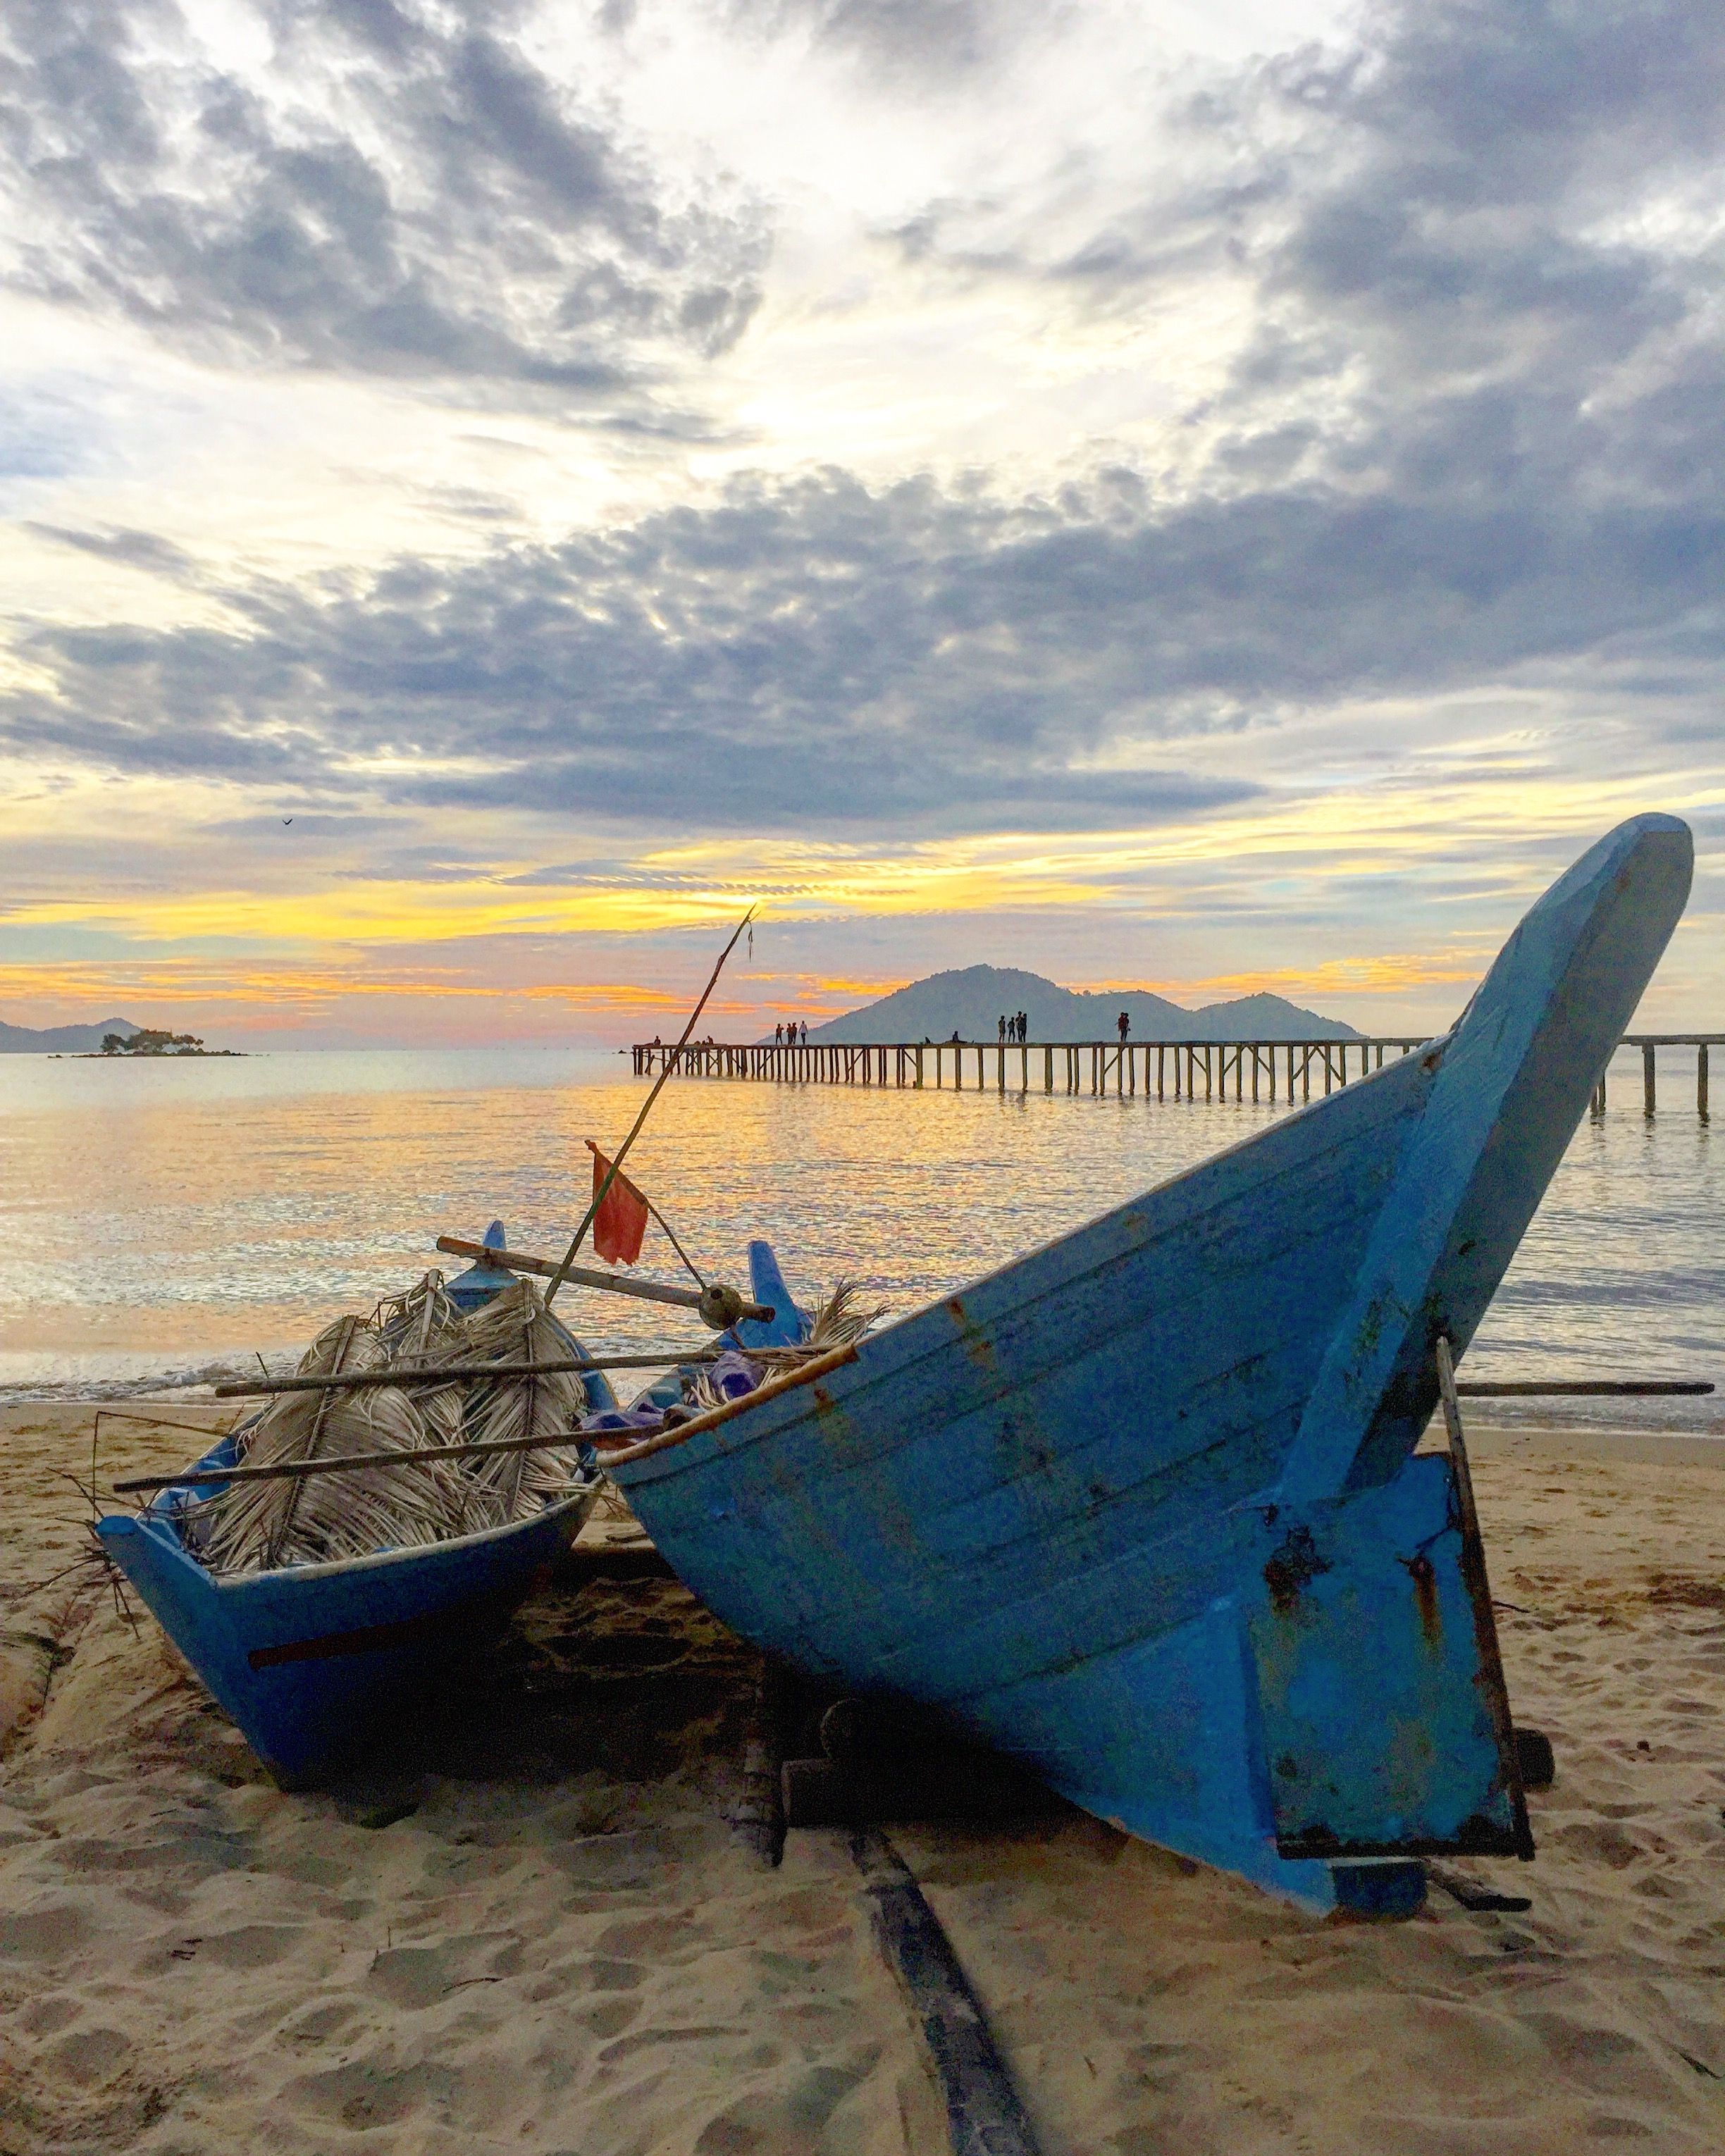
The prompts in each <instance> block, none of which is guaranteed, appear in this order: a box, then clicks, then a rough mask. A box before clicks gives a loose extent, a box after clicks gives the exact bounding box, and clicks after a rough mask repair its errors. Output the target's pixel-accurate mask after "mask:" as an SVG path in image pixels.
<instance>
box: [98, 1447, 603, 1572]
mask: <svg viewBox="0 0 1725 2156" xmlns="http://www.w3.org/2000/svg"><path fill="white" fill-rule="evenodd" d="M226 1442H227V1440H226V1439H225V1438H224V1439H223V1444H226ZM554 1449H555V1448H550V1447H548V1448H547V1450H554ZM220 1450H221V1446H220V1445H218V1446H216V1447H214V1448H213V1450H212V1451H210V1452H208V1453H206V1454H205V1455H203V1459H201V1460H195V1461H194V1462H193V1466H197V1467H203V1466H208V1465H210V1464H211V1463H212V1462H213V1459H214V1455H215V1453H216V1452H218V1451H220ZM604 1481H605V1477H604V1476H603V1474H602V1473H599V1472H597V1471H596V1472H594V1473H593V1475H592V1476H591V1477H590V1479H588V1480H585V1481H583V1482H582V1483H581V1484H580V1485H579V1486H578V1487H577V1488H575V1489H573V1490H571V1491H570V1492H569V1493H568V1495H567V1496H564V1497H559V1498H557V1499H556V1500H555V1501H552V1502H551V1503H549V1504H547V1505H546V1507H544V1509H543V1510H542V1512H538V1513H536V1514H535V1515H534V1516H533V1517H531V1519H526V1520H504V1521H502V1522H500V1523H499V1524H498V1525H497V1526H495V1527H475V1529H474V1530H473V1531H472V1532H471V1533H470V1534H465V1535H449V1536H445V1537H444V1538H443V1539H442V1540H441V1541H439V1542H434V1543H400V1544H398V1546H397V1547H396V1548H393V1549H386V1550H366V1551H364V1552H362V1553H361V1554H360V1555H359V1556H357V1557H344V1558H322V1559H321V1560H320V1561H319V1562H318V1563H316V1564H282V1565H275V1566H272V1567H271V1568H270V1570H268V1571H267V1572H239V1573H225V1574H224V1573H215V1572H212V1571H211V1570H210V1568H209V1567H208V1565H207V1564H205V1563H203V1561H202V1560H201V1559H200V1558H198V1556H197V1555H196V1554H195V1553H193V1551H192V1550H190V1549H188V1548H187V1546H186V1540H185V1537H184V1536H183V1535H182V1533H181V1532H180V1531H179V1529H178V1527H177V1525H176V1523H175V1520H174V1514H175V1513H176V1512H181V1511H183V1510H184V1507H183V1506H172V1507H164V1506H162V1504H161V1501H160V1500H159V1499H158V1500H157V1501H156V1502H155V1503H152V1504H150V1505H147V1506H146V1507H144V1509H143V1510H142V1511H141V1512H110V1513H107V1514H105V1516H104V1517H103V1518H102V1519H101V1520H100V1522H98V1523H97V1532H101V1530H102V1529H103V1528H105V1527H108V1525H109V1524H110V1522H115V1523H116V1524H119V1525H121V1526H124V1527H131V1528H132V1529H133V1530H135V1531H136V1532H137V1533H140V1534H150V1535H151V1536H152V1538H153V1539H154V1540H155V1541H156V1542H157V1544H158V1545H160V1546H161V1547H162V1548H165V1549H167V1552H168V1553H170V1554H171V1555H172V1556H174V1557H177V1558H179V1559H180V1560H181V1561H182V1563H186V1564H188V1565H190V1566H191V1568H192V1569H193V1572H194V1573H196V1575H197V1576H198V1578H199V1579H200V1580H201V1581H202V1582H203V1584H205V1586H207V1587H208V1589H209V1590H210V1591H211V1592H212V1593H213V1594H228V1595H233V1594H241V1593H244V1592H245V1591H246V1590H247V1589H255V1588H259V1587H263V1586H264V1585H267V1584H270V1583H273V1582H280V1581H283V1580H291V1581H293V1582H294V1583H295V1584H298V1583H300V1582H301V1581H304V1582H305V1583H306V1584H311V1583H312V1582H314V1581H318V1580H327V1579H332V1578H341V1577H346V1576H351V1575H352V1574H354V1573H368V1572H373V1571H377V1570H379V1569H381V1568H383V1567H385V1566H388V1565H393V1564H399V1563H402V1562H403V1560H404V1559H408V1558H435V1557H437V1556H438V1555H439V1553H442V1552H445V1551H447V1552H449V1553H451V1554H453V1553H455V1552H457V1551H467V1550H475V1549H480V1548H484V1547H485V1545H486V1544H487V1543H496V1542H500V1541H501V1540H503V1539H505V1538H506V1537H509V1536H511V1535H517V1534H522V1533H525V1532H527V1531H529V1530H530V1529H532V1528H535V1527H544V1526H545V1525H546V1524H547V1522H549V1521H551V1520H553V1519H555V1518H557V1516H558V1515H559V1514H560V1513H562V1512H567V1510H568V1509H569V1508H570V1507H572V1506H573V1505H576V1504H578V1503H580V1502H581V1501H583V1499H592V1498H593V1497H596V1496H598V1493H599V1491H600V1488H601V1487H602V1486H603V1483H604ZM164 1494H166V1493H164Z"/></svg>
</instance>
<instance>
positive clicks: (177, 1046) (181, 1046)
mask: <svg viewBox="0 0 1725 2156" xmlns="http://www.w3.org/2000/svg"><path fill="white" fill-rule="evenodd" d="M102 1053H103V1055H203V1053H204V1046H203V1041H202V1040H201V1039H199V1038H198V1035H197V1034H195V1033H162V1032H158V1031H157V1029H155V1028H153V1027H151V1026H147V1025H146V1026H145V1027H144V1028H143V1029H141V1031H139V1032H137V1033H132V1034H119V1033H105V1034H103V1035H102Z"/></svg>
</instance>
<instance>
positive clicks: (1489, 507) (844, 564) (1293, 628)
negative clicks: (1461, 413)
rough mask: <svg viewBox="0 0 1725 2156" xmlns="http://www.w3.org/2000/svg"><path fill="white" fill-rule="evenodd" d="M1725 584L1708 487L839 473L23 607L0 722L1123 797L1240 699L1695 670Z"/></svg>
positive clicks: (96, 737) (700, 779)
mask: <svg viewBox="0 0 1725 2156" xmlns="http://www.w3.org/2000/svg"><path fill="white" fill-rule="evenodd" d="M1722 593H1725V511H1721V510H1720V509H1719V508H1717V507H1712V508H1710V509H1709V510H1707V511H1706V512H1705V513H1702V511H1698V510H1696V509H1693V508H1691V507H1688V506H1683V505H1681V504H1680V505H1676V506H1671V507H1669V508H1666V509H1659V508H1650V507H1645V506H1630V507H1620V508H1617V509H1615V510H1608V511H1597V510H1595V509H1594V506H1592V505H1590V504H1589V503H1586V502H1585V501H1583V500H1578V499H1577V497H1576V495H1575V493H1574V490H1571V491H1570V492H1568V494H1565V495H1560V496H1558V497H1556V498H1553V499H1551V500H1547V501H1546V502H1545V503H1544V504H1543V505H1541V506H1537V507H1536V506H1533V505H1532V504H1523V505H1520V506H1513V507H1511V506H1503V505H1500V504H1496V503H1493V502H1491V501H1489V500H1482V501H1477V502H1475V501H1471V500H1466V499H1462V500H1452V501H1449V502H1445V503H1436V502H1431V501H1425V502H1410V503H1396V502H1392V501H1388V500H1384V499H1383V498H1381V497H1380V496H1376V495H1373V496H1368V497H1366V498H1363V499H1362V498H1356V497H1354V496H1353V495H1349V494H1348V493H1347V492H1345V491H1343V490H1338V489H1336V488H1333V487H1327V486H1321V485H1307V486H1304V487H1300V488H1285V489H1282V490H1276V491H1273V492H1271V491H1263V492H1258V493H1254V494H1251V495H1245V496H1235V497H1231V498H1230V497H1224V498H1212V499H1207V500H1199V501H1194V502H1188V503H1184V504H1182V505H1179V506H1175V507H1173V508H1169V509H1165V510H1160V511H1158V509H1156V508H1155V507H1154V506H1147V505H1145V504H1144V503H1142V501H1137V500H1136V499H1135V495H1134V493H1133V490H1132V489H1131V488H1130V487H1124V486H1115V487H1111V486H1110V485H1108V484H1107V482H1106V480H1104V481H1101V482H1099V483H1098V485H1096V487H1095V488H1094V489H1091V490H1071V491H1070V492H1069V493H1068V494H1067V495H1065V497H1064V498H1063V499H1061V500H1059V501H1046V502H1034V503H1022V504H1015V505H1014V504H1007V503H1003V502H1001V501H999V500H994V499H992V498H989V497H986V496H983V495H951V494H947V493H943V492H942V491H941V490H939V489H937V488H936V487H935V486H934V485H932V484H931V483H928V482H927V481H923V482H917V483H909V484H906V485H901V486H898V487H896V488H891V489H888V490H883V491H879V492H870V491H869V490H866V489H865V488H863V487H862V486H860V485H858V484H857V483H856V482H855V480H850V479H848V478H846V477H845V476H844V475H838V474H833V475H825V476H824V477H821V478H819V479H810V480H803V481H800V482H795V483H790V484H787V485H781V486H775V487H766V486H759V485H756V486H739V487H738V488H737V490H735V491H734V492H733V493H732V495H731V496H730V498H729V499H728V500H725V501H724V502H722V503H721V504H720V505H718V506H715V507H713V508H711V509H710V510H706V511H695V510H693V509H682V510H678V511H671V512H669V513H665V514H661V515H658V516H652V517H649V518H647V519H644V520H643V521H640V522H639V523H638V524H636V525H634V526H629V527H624V528H620V529H615V530H613V531H609V532H607V533H603V534H600V535H595V536H581V537H578V538H575V539H572V540H570V541H568V542H565V543H563V544H562V545H558V546H551V547H534V546H526V547H523V546H517V547H505V548H500V549H498V550H497V551H495V552H493V553H491V554H490V555H489V556H487V557H485V558H484V559H483V560H481V561H480V562H476V563H471V564H468V565H465V566H460V567H453V568H451V567H443V566H438V567H433V566H430V565H427V564H423V563H403V564H399V565H398V566H397V567H394V568H393V569H392V570H390V571H389V572H387V573H385V574H384V575H382V576H381V577H377V579H375V580H373V581H372V582H369V583H364V584H361V585H357V586H355V587H354V588H352V589H348V590H344V591H340V592H336V593H326V594H323V595H316V596H314V595H311V594H307V593H304V592H300V591H295V590H290V589H286V588H270V589H264V590H249V591H239V592H236V593H233V594H231V595H230V603H232V604H233V605H234V607H235V608H236V609H237V610H238V611H239V613H240V614H241V615H242V616H243V625H242V626H240V627H239V628H237V629H234V630H232V631H229V632H218V631H216V630H213V629H203V628H201V629H193V630H175V631H167V632H159V633H158V632H146V631H142V630H139V629H112V630H107V629H78V630H66V629H52V630H45V631H44V632H41V633H40V634H38V636H37V637H36V638H35V639H33V642H32V643H31V644H30V645H29V647H28V657H29V658H30V660H32V662H33V665H36V666H38V667H42V668H45V669H47V670H49V673H50V674H51V675H54V677H55V678H56V679H57V680H58V682H59V694H58V696H54V697H44V696H23V697H18V698H14V699H13V701H12V703H11V705H10V706H8V712H7V717H6V730H7V731H8V734H9V736H10V738H11V739H12V740H13V742H15V743H17V744H18V746H20V747H28V748H32V749H35V750H39V751H52V752H59V753H63V754H65V753H69V754H71V755H74V756H75V757H80V758H82V759H87V760H90V761H93V762H102V763H108V764H112V765H114V766H116V767H119V768H121V769H131V770H137V769H150V770H167V771H190V770H198V771H202V772H204V773H208V774H210V775H212V776H226V777H233V778H246V779H250V780H264V781H268V782H270V783H274V784H277V785H280V784H283V783H292V784H294V785H295V786H297V787H301V788H305V789H307V790H308V791H315V790H316V789H319V788H324V789H331V788H352V787H353V786H354V785H355V784H356V783H359V784H361V785H362V786H363V787H364V788H366V789H367V792H368V793H371V794H372V796H373V797H376V796H380V795H381V796H382V797H386V798H395V799H398V800H403V801H417V802H420V803H428V802H432V803H435V802H447V803H465V804H469V805H477V804H490V805H495V806H506V805H507V806H515V807H523V808H581V807H588V808H603V809H604V810H606V811H608V812H610V813H615V814H623V815H628V816H631V817H635V818H639V819H645V820H649V821H654V822H659V823H664V822H667V821H670V822H676V821H679V820H684V819H686V820H688V821H690V822H691V824H699V825H701V826H704V827H713V826H721V825H730V826H732V827H737V828H752V829H784V828H797V829H806V828H809V825H810V824H819V825H820V826H822V827H824V828H831V827H833V826H834V825H840V824H855V825H858V826H868V827H870V828H871V829H903V830H906V831H907V832H911V831H919V832H920V831H926V830H930V829H963V828H973V827H988V826H991V825H993V826H999V825H1000V824H1003V823H1006V824H1014V825H1015V826H1018V827H1021V828H1063V827H1073V826H1079V827H1086V828H1109V827H1117V828H1119V827H1127V826H1132V825H1142V824H1149V823H1153V822H1156V821H1158V820H1159V819H1162V818H1163V817H1165V816H1170V815H1178V814H1182V813H1184V812H1186V811H1188V810H1189V809H1192V808H1201V807H1204V806H1209V805H1213V804H1214V803H1216V802H1217V801H1219V800H1221V799H1224V798H1228V797H1229V796H1230V794H1233V795H1235V797H1236V798H1237V797H1238V795H1239V794H1240V793H1242V792H1243V791H1245V789H1244V788H1239V787H1237V786H1230V785H1227V784H1223V783H1218V782H1215V781H1206V780H1204V779H1203V778H1194V777H1192V776H1191V775H1189V764H1190V763H1191V762H1192V761H1193V760H1194V752H1195V750H1196V748H1197V747H1198V744H1199V742H1201V739H1202V737H1204V736H1205V735H1206V734H1208V733H1209V732H1212V731H1214V730H1216V729H1219V728H1232V727H1235V726H1240V725H1241V724H1243V723H1245V719H1246V715H1248V714H1249V713H1251V712H1253V711H1264V710H1266V709H1274V708H1278V707H1281V708H1286V707H1288V706H1300V705H1308V706H1322V705H1324V704H1327V703H1330V702H1332V701H1337V700H1338V699H1343V698H1348V697H1354V696H1381V695H1386V694H1405V693H1408V692H1409V691H1414V692H1418V691H1421V690H1437V689H1440V688H1445V687H1454V686H1458V685H1467V684H1469V683H1471V682H1476V681H1478V680H1502V679H1505V678H1507V677H1512V676H1513V675H1515V674H1516V672H1517V670H1526V669H1528V668H1530V667H1536V668H1537V667H1544V668H1546V669H1552V668H1561V667H1563V666H1564V665H1573V664H1574V663H1575V662H1577V661H1578V660H1582V659H1587V660H1590V661H1593V662H1599V661H1600V660H1605V659H1609V660H1612V661H1613V662H1614V663H1615V664H1616V665H1619V666H1620V667H1622V666H1624V665H1629V664H1634V665H1637V666H1640V667H1642V668H1645V666H1646V665H1648V664H1649V663H1650V659H1656V660H1657V663H1658V664H1659V665H1660V666H1661V669H1662V670H1663V672H1664V675H1665V677H1666V682H1667V685H1668V686H1669V685H1670V682H1671V679H1672V678H1673V676H1674V675H1681V674H1685V673H1686V674H1687V675H1689V676H1690V677H1693V676H1694V675H1696V674H1697V671H1702V672H1706V671H1711V670H1714V669H1716V668H1717V662H1718V658H1719V654H1720V651H1721V646H1722V639H1725V599H1722ZM1111 757H1112V758H1114V759H1115V760H1116V761H1117V762H1125V761H1127V760H1130V761H1132V762H1137V764H1138V765H1139V766H1140V767H1141V768H1139V769H1138V770H1137V771H1127V770H1120V769H1110V768H1099V767H1098V766H1099V765H1100V764H1104V763H1106V760H1107V759H1109V758H1111ZM374 758H377V759H382V758H387V759H388V761H389V764H390V768H389V770H388V773H377V774H376V775H369V776H368V775H367V773H366V770H365V767H366V766H367V763H369V762H371V761H372V759H374ZM457 759H459V768H451V766H452V764H454V762H455V760H457ZM1197 760H1198V761H1199V762H1201V761H1202V758H1201V757H1199V758H1198V759H1197ZM1144 766H1149V767H1150V768H1143V767H1144Z"/></svg>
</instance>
